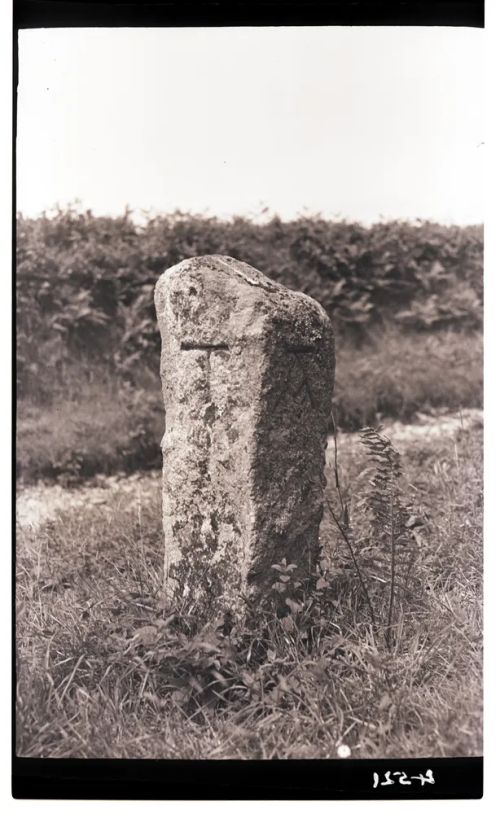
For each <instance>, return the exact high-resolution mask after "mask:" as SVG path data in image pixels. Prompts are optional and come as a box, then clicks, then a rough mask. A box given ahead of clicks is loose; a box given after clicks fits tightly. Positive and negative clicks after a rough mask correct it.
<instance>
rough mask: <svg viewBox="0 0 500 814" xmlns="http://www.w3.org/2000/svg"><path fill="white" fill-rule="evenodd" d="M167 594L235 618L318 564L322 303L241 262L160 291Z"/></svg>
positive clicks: (170, 277)
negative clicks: (291, 570) (284, 566)
mask: <svg viewBox="0 0 500 814" xmlns="http://www.w3.org/2000/svg"><path fill="white" fill-rule="evenodd" d="M155 304H156V311H157V315H158V321H159V325H160V331H161V337H162V355H161V377H162V386H163V397H164V402H165V412H166V429H165V435H164V438H163V441H162V450H163V457H164V466H163V523H164V530H165V564H166V572H167V574H168V586H169V589H170V591H174V592H175V590H176V589H178V590H180V591H181V592H182V593H183V595H184V596H185V597H186V598H187V600H188V602H190V601H191V600H193V602H195V601H196V602H197V603H199V602H201V603H203V604H204V606H206V607H207V608H208V609H209V610H210V611H213V612H220V611H222V610H236V609H237V608H239V607H241V603H242V601H243V600H242V596H244V597H245V598H246V599H247V600H252V598H255V599H258V598H259V597H261V596H262V595H265V594H266V592H268V591H269V587H270V584H271V583H272V582H273V581H275V579H276V572H275V571H273V570H272V569H271V565H273V564H274V563H278V562H280V561H281V559H282V558H283V557H286V560H287V562H288V563H291V562H293V563H296V564H297V566H298V568H297V571H296V572H295V573H296V574H297V575H299V576H302V575H305V574H306V573H307V572H308V570H309V568H310V567H311V566H312V565H313V564H314V562H315V560H316V558H317V554H318V529H319V524H320V520H321V516H322V510H323V505H322V504H323V486H324V475H323V468H324V461H325V457H324V456H325V445H326V433H327V425H328V417H329V413H330V409H331V398H332V389H333V378H334V366H335V361H334V359H335V354H334V343H333V335H332V330H331V325H330V321H329V319H328V317H327V315H326V313H325V312H324V311H323V309H322V308H321V306H320V305H319V304H318V303H317V302H316V301H315V300H313V299H311V298H310V297H307V296H306V295H305V294H300V293H296V292H292V291H290V290H288V289H287V288H285V287H284V286H282V285H279V284H277V283H275V282H273V281H271V280H269V279H268V278H267V277H265V276H264V275H263V274H261V273H260V272H259V271H257V270H256V269H254V268H252V267H251V266H249V265H247V264H246V263H242V262H240V261H238V260H234V259H232V258H231V257H222V256H217V255H213V256H206V257H196V258H193V259H189V260H184V261H183V262H182V263H179V264H178V265H176V266H174V267H173V268H170V269H168V270H167V271H165V272H164V274H163V275H162V276H161V277H160V279H159V280H158V283H157V285H156V291H155Z"/></svg>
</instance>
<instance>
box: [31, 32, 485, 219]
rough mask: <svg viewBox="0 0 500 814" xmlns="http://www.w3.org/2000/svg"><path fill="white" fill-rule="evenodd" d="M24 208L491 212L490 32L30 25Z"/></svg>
mask: <svg viewBox="0 0 500 814" xmlns="http://www.w3.org/2000/svg"><path fill="white" fill-rule="evenodd" d="M19 36H20V63H19V97H18V98H19V102H18V141H17V195H18V204H17V208H18V210H20V211H22V212H23V213H24V214H27V215H37V214H39V213H40V212H41V211H42V210H44V209H50V208H52V207H54V206H55V205H56V204H60V205H63V206H64V205H66V204H68V203H69V202H72V201H75V200H76V199H79V200H80V201H81V202H82V205H83V206H84V207H85V208H90V209H92V210H93V211H94V212H95V213H98V214H104V213H111V214H115V213H121V212H123V210H124V208H125V206H126V205H127V204H128V205H129V206H130V207H131V208H132V209H134V210H141V209H145V210H150V211H152V212H169V211H173V210H174V209H181V210H185V211H191V212H204V213H208V214H217V215H222V216H224V217H228V216H231V215H233V214H249V215H256V214H257V213H258V212H259V211H260V210H262V208H263V207H268V208H269V210H270V211H271V212H273V213H274V212H276V213H278V214H280V215H281V216H282V217H284V218H290V217H294V216H295V215H297V214H301V213H306V212H309V213H316V212H320V213H322V214H324V215H325V216H328V217H343V218H346V219H356V220H361V221H365V222H372V221H376V220H379V219H381V218H410V219H414V218H429V219H433V220H437V221H441V222H455V223H478V222H481V221H482V220H483V207H482V194H481V163H482V156H483V152H484V150H483V148H482V142H483V141H484V130H483V124H482V116H481V89H482V76H481V57H482V52H483V47H484V42H483V37H484V32H483V31H482V30H478V29H461V28H433V27H428V28H377V27H371V28H346V27H317V28H312V27H297V28H286V27H282V28H272V27H269V28H240V29H238V28H220V29H208V28H207V29H168V28H164V29H72V30H70V29H67V30H64V29H52V30H50V29H45V30H43V29H42V30H33V31H29V30H27V31H21V32H20V35H19Z"/></svg>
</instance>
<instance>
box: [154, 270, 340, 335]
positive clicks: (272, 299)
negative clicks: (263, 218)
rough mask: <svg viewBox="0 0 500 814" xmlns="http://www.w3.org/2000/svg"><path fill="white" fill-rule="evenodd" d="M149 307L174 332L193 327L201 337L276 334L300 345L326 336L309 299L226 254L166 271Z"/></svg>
mask: <svg viewBox="0 0 500 814" xmlns="http://www.w3.org/2000/svg"><path fill="white" fill-rule="evenodd" d="M155 303H156V309H157V313H158V317H159V318H160V320H161V318H162V317H167V314H170V317H169V324H170V325H171V326H173V325H176V326H177V328H176V330H177V329H178V330H180V331H184V328H183V327H182V326H183V325H184V326H185V325H196V326H198V329H199V331H200V335H201V334H203V335H204V336H205V334H206V336H208V335H212V333H214V332H215V331H217V332H221V335H222V333H224V334H226V333H227V334H228V336H229V335H235V336H236V335H237V334H238V335H241V336H243V335H245V336H250V335H255V336H258V335H264V334H265V335H267V334H268V333H269V331H279V332H281V333H282V334H283V336H285V334H286V335H289V336H290V341H291V342H292V343H296V344H298V345H300V344H301V343H302V339H307V342H316V341H320V339H321V338H323V337H324V336H325V335H326V334H325V332H326V333H328V332H331V325H330V320H329V318H328V316H327V314H326V313H325V311H324V310H323V308H322V307H321V305H320V304H319V303H318V302H316V300H314V299H313V298H312V297H309V296H307V295H306V294H303V293H302V292H298V291H291V290H290V289H289V288H286V286H284V285H282V284H281V283H278V282H275V281H274V280H270V279H269V278H268V277H266V275H265V274H263V273H262V272H260V271H258V270H257V269H255V268H253V267H252V266H250V265H249V264H248V263H244V262H243V261H241V260H236V259H235V258H234V257H229V256H227V255H218V254H215V255H203V256H200V257H190V258H187V259H186V260H182V261H181V262H180V263H177V264H176V265H175V266H172V267H171V268H169V269H167V270H166V271H165V272H164V273H163V274H162V275H161V277H160V278H159V280H158V282H157V284H156V290H155ZM172 329H173V328H172Z"/></svg>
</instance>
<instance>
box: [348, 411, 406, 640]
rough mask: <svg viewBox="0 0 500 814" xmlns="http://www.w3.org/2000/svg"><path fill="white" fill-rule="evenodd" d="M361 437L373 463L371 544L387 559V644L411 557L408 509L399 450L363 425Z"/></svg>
mask: <svg viewBox="0 0 500 814" xmlns="http://www.w3.org/2000/svg"><path fill="white" fill-rule="evenodd" d="M360 436H361V443H362V444H363V446H364V447H365V449H366V450H367V453H368V456H369V458H370V459H371V462H372V466H373V471H372V473H371V477H370V480H369V490H368V494H367V497H366V507H367V509H368V513H369V516H370V520H371V524H370V525H371V529H370V534H371V543H372V545H373V546H374V547H375V548H377V549H378V550H379V551H380V552H381V553H382V554H383V555H385V557H386V558H388V560H389V563H388V565H389V569H390V580H389V582H390V595H389V602H388V610H387V623H386V631H387V634H386V638H387V643H388V646H390V642H391V641H392V624H393V617H394V610H395V601H396V588H397V586H398V572H399V571H400V570H402V568H403V566H405V569H406V573H408V570H409V568H411V563H412V559H413V557H414V551H413V548H414V546H413V540H412V538H411V535H410V532H409V530H408V521H409V517H410V511H409V508H408V506H407V505H406V503H405V501H404V497H403V491H402V487H401V480H402V474H403V472H402V466H401V456H400V454H399V452H398V451H397V450H396V449H395V447H394V446H393V444H392V442H391V441H390V439H389V438H387V437H386V436H385V435H382V434H381V432H380V431H379V430H376V429H374V428H373V427H365V428H363V429H362V430H361V431H360Z"/></svg>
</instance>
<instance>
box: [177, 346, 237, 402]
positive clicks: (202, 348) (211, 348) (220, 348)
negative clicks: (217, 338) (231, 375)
mask: <svg viewBox="0 0 500 814" xmlns="http://www.w3.org/2000/svg"><path fill="white" fill-rule="evenodd" d="M181 350H197V351H204V352H205V353H206V361H207V366H206V373H207V380H206V381H207V389H208V393H209V395H212V393H211V386H210V372H211V367H210V356H211V354H212V353H216V352H217V351H229V345H228V344H226V343H225V342H220V343H205V344H203V343H196V342H192V341H190V340H187V341H186V340H183V341H182V342H181Z"/></svg>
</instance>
